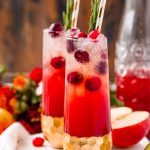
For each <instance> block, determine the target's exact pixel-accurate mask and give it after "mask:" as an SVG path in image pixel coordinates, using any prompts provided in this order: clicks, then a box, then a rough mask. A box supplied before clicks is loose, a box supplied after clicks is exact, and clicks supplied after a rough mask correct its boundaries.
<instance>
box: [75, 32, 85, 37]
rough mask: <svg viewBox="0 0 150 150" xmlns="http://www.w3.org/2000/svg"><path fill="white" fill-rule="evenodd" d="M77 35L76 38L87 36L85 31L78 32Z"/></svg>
mask: <svg viewBox="0 0 150 150" xmlns="http://www.w3.org/2000/svg"><path fill="white" fill-rule="evenodd" d="M77 37H78V38H87V33H86V32H79V33H78V35H77Z"/></svg>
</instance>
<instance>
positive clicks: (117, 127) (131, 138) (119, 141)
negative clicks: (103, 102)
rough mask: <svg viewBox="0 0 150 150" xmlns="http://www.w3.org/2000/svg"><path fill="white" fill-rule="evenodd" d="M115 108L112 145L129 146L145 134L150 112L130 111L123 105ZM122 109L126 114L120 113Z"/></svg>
mask: <svg viewBox="0 0 150 150" xmlns="http://www.w3.org/2000/svg"><path fill="white" fill-rule="evenodd" d="M115 109H117V112H118V117H117V118H116V120H114V119H113V122H112V139H113V145H114V146H116V147H121V148H126V147H130V146H132V145H134V144H136V143H138V142H139V141H140V140H141V139H142V138H143V137H145V136H146V135H147V133H148V131H149V129H150V114H149V113H148V112H146V111H134V112H131V113H130V111H131V110H130V109H125V108H124V107H121V108H119V109H118V108H115ZM113 111H114V110H113ZM122 111H124V114H126V115H122ZM119 114H120V116H119ZM112 115H113V114H112ZM113 118H115V117H113Z"/></svg>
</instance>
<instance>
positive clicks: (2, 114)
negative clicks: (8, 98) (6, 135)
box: [0, 97, 14, 134]
mask: <svg viewBox="0 0 150 150" xmlns="http://www.w3.org/2000/svg"><path fill="white" fill-rule="evenodd" d="M0 98H1V97H0ZM13 122H14V119H13V115H12V114H11V113H10V112H8V111H7V110H5V109H3V108H0V134H1V133H2V132H3V131H4V130H5V129H6V128H7V127H8V126H9V125H11V124H12V123H13Z"/></svg>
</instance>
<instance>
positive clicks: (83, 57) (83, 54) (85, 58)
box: [74, 50, 89, 63]
mask: <svg viewBox="0 0 150 150" xmlns="http://www.w3.org/2000/svg"><path fill="white" fill-rule="evenodd" d="M74 57H75V59H76V60H77V61H78V62H80V63H87V62H89V54H88V52H87V51H83V50H77V51H76V52H75V54H74Z"/></svg>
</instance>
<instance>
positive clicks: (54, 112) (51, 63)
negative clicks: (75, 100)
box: [41, 23, 66, 148]
mask: <svg viewBox="0 0 150 150" xmlns="http://www.w3.org/2000/svg"><path fill="white" fill-rule="evenodd" d="M65 52H66V38H65V31H64V28H63V26H62V25H61V24H58V23H57V24H52V25H51V26H50V27H49V29H45V30H44V31H43V97H42V118H41V123H42V131H43V133H44V136H45V137H46V139H47V140H48V141H49V142H50V144H51V145H52V146H53V147H56V148H62V144H63V130H64V119H63V116H64V87H65Z"/></svg>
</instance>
